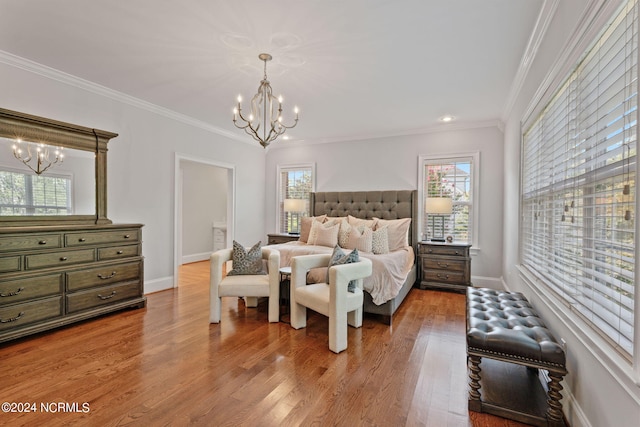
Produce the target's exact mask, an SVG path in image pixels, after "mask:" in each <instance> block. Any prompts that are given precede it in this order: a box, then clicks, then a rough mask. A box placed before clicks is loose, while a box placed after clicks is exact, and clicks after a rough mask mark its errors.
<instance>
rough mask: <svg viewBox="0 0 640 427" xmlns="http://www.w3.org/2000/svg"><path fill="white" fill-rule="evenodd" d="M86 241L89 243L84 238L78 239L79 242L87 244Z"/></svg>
mask: <svg viewBox="0 0 640 427" xmlns="http://www.w3.org/2000/svg"><path fill="white" fill-rule="evenodd" d="M86 241H87V239H85V238H84V237H81V238H79V239H78V242H86Z"/></svg>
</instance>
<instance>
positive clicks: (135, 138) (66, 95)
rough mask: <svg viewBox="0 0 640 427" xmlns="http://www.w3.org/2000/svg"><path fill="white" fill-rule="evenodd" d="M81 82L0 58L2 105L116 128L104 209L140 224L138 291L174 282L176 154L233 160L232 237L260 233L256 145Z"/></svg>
mask: <svg viewBox="0 0 640 427" xmlns="http://www.w3.org/2000/svg"><path fill="white" fill-rule="evenodd" d="M25 68H26V69H25ZM31 69H34V70H35V72H32V71H29V70H31ZM67 82H69V83H71V84H68V83H67ZM80 86H82V87H78V84H77V83H76V80H75V79H72V78H69V76H66V75H62V74H61V73H56V72H54V71H52V70H49V69H44V68H43V69H40V68H38V67H37V66H35V65H33V64H27V66H26V67H22V66H21V64H18V65H14V64H11V65H8V64H6V63H2V62H0V93H1V94H2V101H1V106H2V107H3V108H7V109H11V110H16V111H21V112H25V113H29V114H34V115H38V116H44V117H48V118H52V119H55V120H61V121H65V122H70V123H74V124H78V125H82V126H87V127H93V128H97V129H102V130H107V131H111V132H116V133H118V134H119V136H118V137H117V138H115V139H113V140H111V142H110V143H109V146H108V148H109V154H108V167H107V182H108V211H107V213H108V217H109V218H110V219H111V220H112V221H113V222H114V223H142V224H144V225H145V226H144V228H143V232H142V235H143V245H142V251H143V254H144V256H145V272H144V275H145V292H150V291H155V290H160V289H166V288H170V287H173V275H174V272H173V265H174V247H173V245H174V242H173V231H174V219H173V216H174V206H173V205H174V194H173V191H174V190H173V188H174V176H173V175H174V168H175V165H174V157H175V155H174V153H175V152H180V153H184V154H186V155H189V156H194V157H198V158H202V159H204V160H209V161H214V162H220V163H224V164H229V165H233V166H234V167H235V171H236V191H237V194H236V197H235V200H236V206H235V212H236V218H235V227H234V229H235V233H236V236H235V238H237V239H239V240H241V241H257V240H259V239H261V238H262V236H263V235H264V234H265V230H264V223H263V221H256V218H262V217H263V214H264V206H265V198H264V182H263V177H264V158H265V153H264V150H263V148H262V147H260V146H259V145H258V144H250V143H244V142H238V141H235V140H231V139H229V138H226V137H224V136H221V135H219V134H216V133H214V132H212V131H211V130H208V129H206V127H205V126H194V125H192V124H189V123H188V122H185V121H182V120H177V119H175V118H173V117H174V116H172V115H171V114H160V113H157V112H154V110H153V109H150V108H147V107H146V106H143V107H144V108H141V107H139V106H138V104H136V103H135V102H132V101H130V100H129V99H128V98H127V97H123V96H121V95H120V94H116V93H113V92H110V91H107V90H103V91H100V90H96V89H95V87H94V86H92V85H88V84H85V85H82V84H80Z"/></svg>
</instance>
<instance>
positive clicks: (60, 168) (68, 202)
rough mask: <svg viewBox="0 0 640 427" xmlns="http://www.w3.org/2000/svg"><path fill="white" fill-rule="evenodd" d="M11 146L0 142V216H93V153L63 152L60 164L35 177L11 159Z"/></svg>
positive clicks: (19, 163)
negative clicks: (62, 159) (62, 160)
mask: <svg viewBox="0 0 640 427" xmlns="http://www.w3.org/2000/svg"><path fill="white" fill-rule="evenodd" d="M14 144H15V140H13V139H10V138H0V216H32V215H63V216H66V215H92V214H94V212H95V173H94V170H95V154H94V153H92V152H88V151H82V150H74V149H65V150H64V153H65V157H64V162H61V163H59V164H55V165H53V166H52V167H51V168H49V169H48V170H47V171H45V172H43V173H42V174H40V175H37V174H36V173H35V172H33V171H32V170H31V169H29V168H28V167H27V166H26V165H24V164H23V163H22V162H21V161H20V160H19V159H16V158H15V157H14V155H13V145H14Z"/></svg>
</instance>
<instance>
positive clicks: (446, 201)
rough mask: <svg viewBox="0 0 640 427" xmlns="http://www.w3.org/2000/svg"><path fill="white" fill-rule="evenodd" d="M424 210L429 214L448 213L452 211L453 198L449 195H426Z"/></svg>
mask: <svg viewBox="0 0 640 427" xmlns="http://www.w3.org/2000/svg"><path fill="white" fill-rule="evenodd" d="M424 211H425V212H426V213H429V214H440V215H450V214H451V213H453V200H451V199H450V198H449V197H427V200H426V201H425V204H424Z"/></svg>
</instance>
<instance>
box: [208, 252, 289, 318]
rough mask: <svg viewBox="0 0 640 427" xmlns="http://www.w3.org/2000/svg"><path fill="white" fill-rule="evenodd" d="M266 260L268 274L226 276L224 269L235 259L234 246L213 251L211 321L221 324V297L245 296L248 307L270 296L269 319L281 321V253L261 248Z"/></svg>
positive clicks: (254, 305)
mask: <svg viewBox="0 0 640 427" xmlns="http://www.w3.org/2000/svg"><path fill="white" fill-rule="evenodd" d="M261 250H262V259H263V260H266V261H267V263H266V264H267V274H262V275H239V276H225V277H224V278H223V269H224V265H225V263H226V262H227V261H231V260H232V259H233V249H221V250H219V251H216V252H214V253H213V254H211V264H210V268H211V283H210V288H209V295H210V301H209V303H210V306H211V307H210V310H209V322H210V323H220V308H221V303H222V297H244V298H245V302H246V304H247V307H256V306H257V305H258V297H269V322H278V321H279V320H280V301H279V298H280V272H279V269H280V252H278V251H277V250H275V249H269V248H262V249H261Z"/></svg>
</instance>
